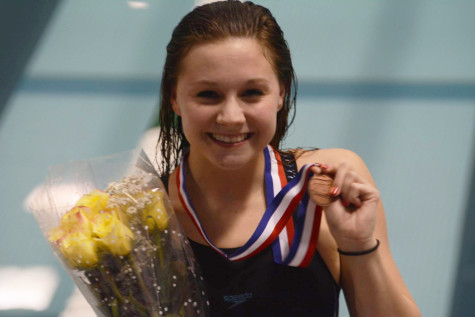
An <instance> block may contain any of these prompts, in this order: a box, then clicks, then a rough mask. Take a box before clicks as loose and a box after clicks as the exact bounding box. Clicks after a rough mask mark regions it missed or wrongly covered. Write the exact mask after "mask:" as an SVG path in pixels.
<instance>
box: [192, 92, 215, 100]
mask: <svg viewBox="0 0 475 317" xmlns="http://www.w3.org/2000/svg"><path fill="white" fill-rule="evenodd" d="M196 96H197V97H198V98H204V99H217V98H218V97H219V95H218V94H217V93H216V92H214V91H212V90H203V91H200V92H199V93H198V94H197V95H196Z"/></svg>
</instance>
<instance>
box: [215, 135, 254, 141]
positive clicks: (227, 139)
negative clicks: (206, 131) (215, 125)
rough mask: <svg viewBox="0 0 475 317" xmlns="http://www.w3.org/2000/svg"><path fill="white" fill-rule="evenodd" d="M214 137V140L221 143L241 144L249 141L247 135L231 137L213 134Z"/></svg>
mask: <svg viewBox="0 0 475 317" xmlns="http://www.w3.org/2000/svg"><path fill="white" fill-rule="evenodd" d="M212 136H213V138H214V139H216V140H218V141H221V142H225V143H237V142H241V141H244V140H245V139H247V136H248V134H247V133H245V134H239V135H233V136H229V135H224V134H215V133H213V134H212Z"/></svg>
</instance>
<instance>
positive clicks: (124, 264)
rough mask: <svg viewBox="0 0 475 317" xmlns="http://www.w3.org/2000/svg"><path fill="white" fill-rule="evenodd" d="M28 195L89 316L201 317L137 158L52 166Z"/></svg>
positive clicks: (164, 207) (150, 174)
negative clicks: (33, 197) (36, 189)
mask: <svg viewBox="0 0 475 317" xmlns="http://www.w3.org/2000/svg"><path fill="white" fill-rule="evenodd" d="M131 154H132V155H131ZM130 162H135V163H134V164H132V165H131V164H130ZM36 196H37V197H38V196H39V199H42V203H41V204H38V203H37V204H33V207H32V208H31V210H32V212H33V214H34V216H35V218H36V220H37V222H38V223H39V225H40V227H41V229H42V231H43V233H44V234H45V236H46V238H47V239H48V241H49V243H50V245H51V247H52V248H53V251H54V253H55V254H56V256H57V257H58V258H59V260H60V261H61V263H62V264H63V266H64V267H65V269H66V270H67V271H68V273H69V274H70V276H71V277H72V279H73V280H74V282H75V283H76V285H77V286H78V288H79V289H80V290H81V292H82V293H83V295H84V296H85V298H86V300H87V301H88V302H89V304H90V305H91V306H92V308H93V309H94V311H95V312H96V314H97V315H99V316H207V311H208V305H209V304H208V302H207V300H206V294H205V291H204V287H203V283H202V277H201V274H200V272H199V268H198V267H197V265H196V263H195V261H194V258H193V254H192V251H191V249H190V247H189V245H188V241H187V239H186V237H185V236H184V234H183V232H182V230H181V228H180V226H179V224H178V222H177V220H176V218H175V215H174V213H173V210H172V208H171V206H170V203H169V201H168V196H167V194H166V192H165V191H164V189H163V184H162V183H161V181H160V179H159V178H158V175H157V174H156V173H155V170H154V169H153V166H152V165H151V163H150V161H149V160H148V158H147V157H146V155H145V153H144V152H141V153H140V155H138V156H137V155H135V154H134V153H124V154H121V155H116V156H112V157H108V158H101V159H96V160H91V161H82V162H71V163H70V164H67V165H63V166H58V167H55V168H53V169H51V170H50V173H49V177H48V179H47V182H46V183H45V184H44V185H43V186H42V187H41V191H40V193H37V194H36ZM77 197H79V198H78V199H77ZM45 198H46V200H45ZM45 201H46V203H45Z"/></svg>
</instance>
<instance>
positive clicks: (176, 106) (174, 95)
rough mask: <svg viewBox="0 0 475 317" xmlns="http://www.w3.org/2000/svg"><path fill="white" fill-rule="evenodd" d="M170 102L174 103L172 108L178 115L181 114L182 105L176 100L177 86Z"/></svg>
mask: <svg viewBox="0 0 475 317" xmlns="http://www.w3.org/2000/svg"><path fill="white" fill-rule="evenodd" d="M170 103H171V104H172V109H173V111H174V112H175V113H176V115H177V116H181V112H180V107H179V106H178V103H177V101H176V88H175V89H173V91H172V92H171V94H170Z"/></svg>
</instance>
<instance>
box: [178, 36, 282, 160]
mask: <svg viewBox="0 0 475 317" xmlns="http://www.w3.org/2000/svg"><path fill="white" fill-rule="evenodd" d="M283 96H284V91H283V89H282V87H281V85H280V84H279V81H278V78H277V75H276V73H275V71H274V69H273V68H272V65H271V64H270V63H269V61H268V60H267V59H266V57H265V56H264V52H263V49H262V47H261V45H260V44H259V42H258V41H256V40H254V39H251V38H229V39H226V40H222V41H217V42H212V43H206V44H200V45H196V46H194V47H192V48H191V50H190V51H189V52H188V54H187V55H186V56H185V57H184V58H183V60H182V61H181V64H180V72H179V75H178V81H177V85H176V90H175V92H174V93H173V94H172V98H171V103H172V106H173V110H174V111H175V112H176V114H177V115H179V116H181V119H182V125H183V131H184V134H185V136H186V138H187V140H188V142H189V143H190V157H189V159H190V164H191V162H194V163H195V164H196V163H198V164H200V165H201V166H206V165H207V164H212V165H214V166H216V167H219V168H222V169H238V168H240V167H244V166H246V164H250V163H251V162H252V160H253V159H255V158H256V157H259V156H258V155H260V154H261V153H262V151H263V149H264V148H265V146H266V145H267V144H269V142H270V141H271V140H272V137H273V136H274V133H275V128H276V118H277V112H278V111H279V109H280V108H281V107H282V103H283ZM203 164H204V165H203Z"/></svg>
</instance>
